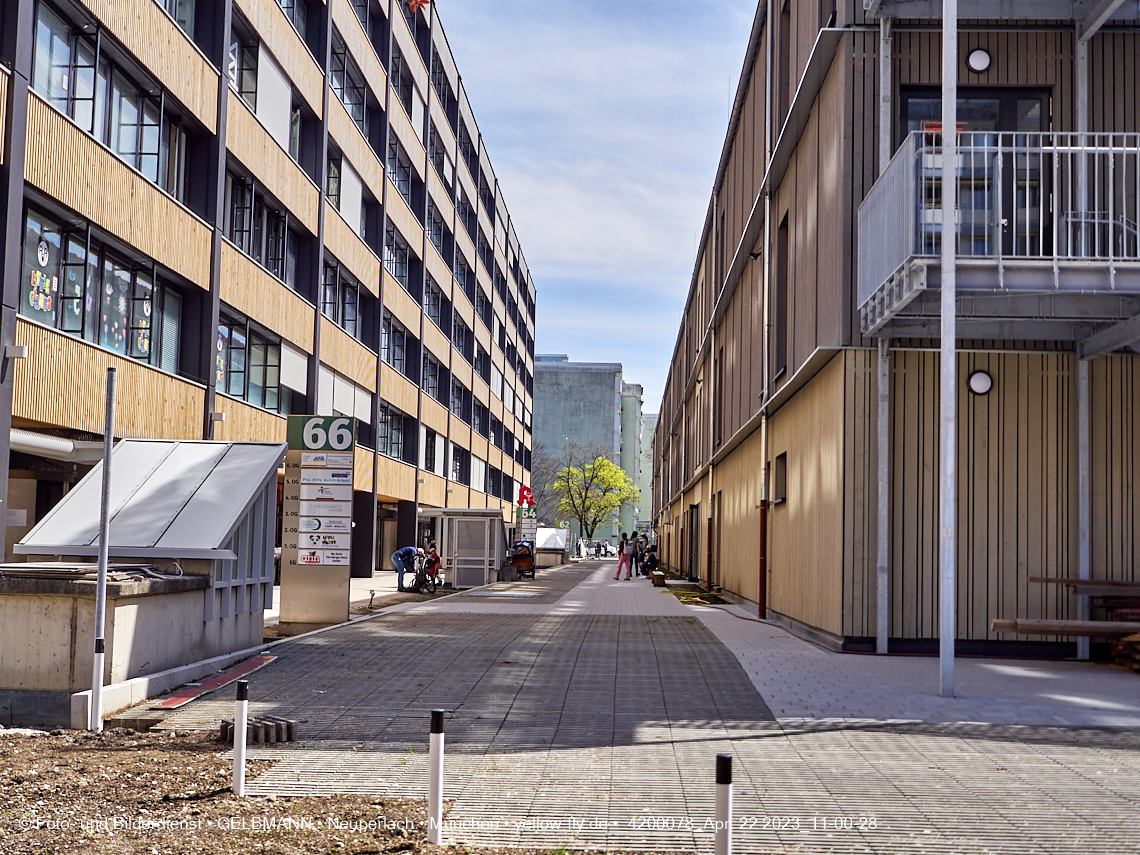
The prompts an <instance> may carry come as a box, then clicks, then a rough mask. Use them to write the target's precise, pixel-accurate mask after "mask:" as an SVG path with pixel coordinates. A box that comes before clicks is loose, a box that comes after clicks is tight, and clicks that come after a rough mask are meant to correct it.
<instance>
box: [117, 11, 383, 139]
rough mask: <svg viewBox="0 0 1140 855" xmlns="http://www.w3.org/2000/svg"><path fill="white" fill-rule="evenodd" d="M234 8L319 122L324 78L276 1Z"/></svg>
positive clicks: (321, 110) (318, 66)
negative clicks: (255, 33) (263, 44)
mask: <svg viewBox="0 0 1140 855" xmlns="http://www.w3.org/2000/svg"><path fill="white" fill-rule="evenodd" d="M116 2H117V0H116ZM136 2H144V0H136ZM151 2H153V0H151ZM234 6H236V7H237V8H238V9H239V10H241V13H242V14H243V15H245V17H246V18H247V19H249V22H250V24H252V25H253V28H254V29H255V30H257V33H258V35H259V36H261V40H262V41H263V42H264V43H265V46H266V47H267V48H269V52H270V53H271V54H273V56H274V57H276V59H277V64H278V65H280V66H281V68H282V69H283V70H284V71H285V73H286V74H288V75H289V79H290V80H292V81H293V85H294V86H296V87H297V90H298V91H299V92H300V93H301V97H302V98H304V99H305V103H307V104H308V105H309V109H311V110H312V111H313V112H314V113H316V116H317V118H318V119H320V118H321V114H322V112H323V107H322V104H323V101H322V95H323V91H322V88H321V87H322V86H323V85H324V74H323V73H322V72H321V67H320V65H318V64H317V61H316V59H314V57H313V55H312V53H310V52H309V48H308V47H307V46H306V45H305V43H304V42H303V41H301V37H300V36H299V35H297V31H296V30H295V29H294V28H293V25H292V23H290V21H289V19H288V18H287V17H285V14H284V12H282V11H281V5H280V4H279V3H278V2H277V0H234ZM334 11H335V7H334ZM159 14H161V11H160V12H159ZM358 28H359V27H358ZM381 91H383V90H381Z"/></svg>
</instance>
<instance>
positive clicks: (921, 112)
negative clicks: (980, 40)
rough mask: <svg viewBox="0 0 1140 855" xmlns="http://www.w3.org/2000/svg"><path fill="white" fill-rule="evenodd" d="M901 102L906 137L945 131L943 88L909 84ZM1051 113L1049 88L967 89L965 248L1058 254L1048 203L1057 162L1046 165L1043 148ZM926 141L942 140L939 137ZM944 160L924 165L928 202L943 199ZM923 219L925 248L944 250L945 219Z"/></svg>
mask: <svg viewBox="0 0 1140 855" xmlns="http://www.w3.org/2000/svg"><path fill="white" fill-rule="evenodd" d="M900 105H901V109H902V115H901V116H900V122H899V127H900V129H901V130H902V132H903V135H904V136H905V135H908V134H910V133H913V132H914V131H925V132H928V133H930V134H933V135H940V134H941V132H942V93H941V90H939V89H934V88H913V89H904V90H903V91H902V95H901V99H900ZM1049 114H1050V97H1049V93H1048V91H1046V90H1037V89H1021V88H1005V89H990V88H978V87H960V88H959V90H958V133H959V158H958V161H959V166H958V210H959V226H958V253H959V255H963V256H970V255H973V256H996V255H998V254H999V253H1000V254H1001V255H1005V256H1014V257H1021V258H1026V257H1038V256H1041V255H1042V254H1050V253H1052V242H1053V241H1052V233H1053V229H1052V227H1051V222H1049V221H1048V216H1049V210H1050V208H1049V206H1048V204H1043V202H1046V201H1047V200H1048V199H1049V195H1050V193H1051V186H1050V181H1049V179H1050V177H1051V169H1049V168H1043V166H1044V163H1043V161H1044V154H1043V152H1042V149H1044V148H1045V146H1046V144H1047V141H1046V140H1045V139H1044V134H1045V133H1046V132H1047V131H1048V130H1049V129H1050V121H1049ZM924 144H926V145H939V144H940V142H939V140H938V139H937V138H935V139H932V140H929V141H924ZM935 166H937V167H939V168H935ZM940 166H941V164H940V163H936V164H930V168H927V166H926V165H925V164H924V168H923V173H922V181H921V182H920V189H919V192H920V193H921V194H922V198H921V200H920V204H921V205H922V206H923V208H931V209H933V208H937V207H939V206H941V204H942V187H941V177H942V176H941V169H940ZM1050 166H1051V164H1050ZM922 219H923V223H924V227H923V233H922V235H921V245H922V252H923V254H924V255H936V254H938V253H939V252H940V251H941V246H940V244H941V223H940V220H939V219H937V217H931V218H929V219H927V218H922Z"/></svg>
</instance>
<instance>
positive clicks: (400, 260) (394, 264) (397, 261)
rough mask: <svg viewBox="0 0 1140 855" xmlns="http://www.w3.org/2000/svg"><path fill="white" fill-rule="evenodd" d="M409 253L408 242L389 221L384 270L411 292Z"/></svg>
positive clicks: (385, 238) (385, 240)
mask: <svg viewBox="0 0 1140 855" xmlns="http://www.w3.org/2000/svg"><path fill="white" fill-rule="evenodd" d="M408 252H409V250H408V242H407V241H406V240H404V238H403V235H401V234H400V233H399V232H398V231H396V227H395V226H394V225H392V221H391V220H389V221H388V225H387V228H386V229H385V232H384V269H385V270H387V271H388V272H389V273H390V274H392V277H393V278H394V279H395V280H396V281H397V282H399V283H400V284H401V285H403V286H404V290H409V282H408Z"/></svg>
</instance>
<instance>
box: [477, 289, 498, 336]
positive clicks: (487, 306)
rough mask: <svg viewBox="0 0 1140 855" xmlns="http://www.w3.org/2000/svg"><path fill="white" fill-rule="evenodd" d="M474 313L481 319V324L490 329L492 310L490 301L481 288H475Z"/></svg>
mask: <svg viewBox="0 0 1140 855" xmlns="http://www.w3.org/2000/svg"><path fill="white" fill-rule="evenodd" d="M475 314H477V315H478V316H479V319H480V320H481V321H483V326H485V327H486V328H487V329H491V327H492V324H493V321H492V318H494V310H493V309H492V308H491V301H490V299H488V297H487V295H486V294H485V293H484V291H483V289H482V288H478V287H477V288H476V289H475Z"/></svg>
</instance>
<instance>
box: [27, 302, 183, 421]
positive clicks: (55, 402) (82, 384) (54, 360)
mask: <svg viewBox="0 0 1140 855" xmlns="http://www.w3.org/2000/svg"><path fill="white" fill-rule="evenodd" d="M16 344H17V345H23V346H25V347H27V348H28V353H29V356H28V358H27V359H24V360H20V361H19V362H18V363H17V364H16V365H15V366H14V367H13V387H12V416H13V418H15V419H19V420H20V423H21V424H24V425H26V426H37V427H39V426H50V427H61V428H70V429H71V430H80V431H86V432H88V433H93V434H102V432H103V418H104V404H105V402H106V398H105V396H104V388H105V382H106V373H107V368H109V367H114V368H115V369H116V372H117V373H118V375H119V379H118V384H119V388H120V389H122V390H126V391H127V394H121V395H120V396H119V397H118V400H117V402H116V406H115V431H116V433H117V434H118V435H119V436H123V437H131V438H148V437H159V436H161V437H166V438H168V439H198V438H200V436H201V425H202V402H203V395H202V391H203V390H202V387H201V386H199V385H197V384H196V383H189V382H187V381H185V380H181V379H179V378H177V377H172V376H171V375H169V374H165V373H163V372H161V371H158V370H156V369H154V368H151V367H149V366H147V365H142V364H140V363H138V362H135V361H134V360H133V359H127V358H125V357H122V356H119V355H117V354H114V353H111V352H110V351H108V350H104V349H103V348H101V347H96V346H95V345H93V344H88V343H87V342H85V341H81V340H80V339H77V338H75V337H73V336H69V335H65V334H63V333H59V332H56V331H55V330H50V329H48V328H47V327H43V326H40V325H39V324H37V323H33V322H32V321H27V320H24V319H23V318H18V319H17V320H16ZM61 372H65V373H64V374H61ZM63 376H66V378H67V383H68V392H67V394H53V393H52V390H54V389H58V388H59V383H60V381H61V379H62V377H63Z"/></svg>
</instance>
